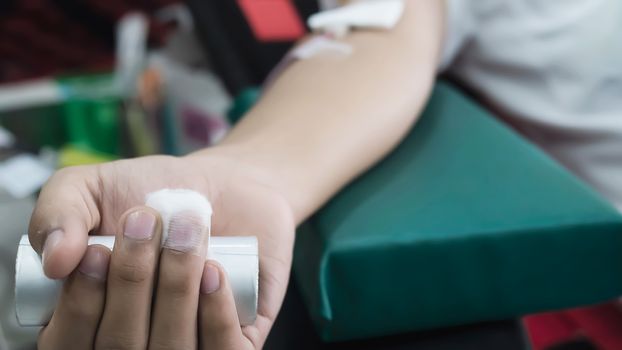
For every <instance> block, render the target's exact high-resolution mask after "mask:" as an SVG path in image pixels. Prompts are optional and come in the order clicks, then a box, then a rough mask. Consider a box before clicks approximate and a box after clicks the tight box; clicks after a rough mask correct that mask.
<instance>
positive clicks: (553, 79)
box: [441, 0, 622, 211]
mask: <svg viewBox="0 0 622 350" xmlns="http://www.w3.org/2000/svg"><path fill="white" fill-rule="evenodd" d="M446 1H447V9H448V20H447V33H448V34H447V36H446V42H445V50H444V55H443V60H442V64H441V68H442V69H444V70H445V71H446V72H447V73H448V74H449V75H450V76H452V77H453V78H455V79H456V80H458V81H460V82H461V83H463V84H464V85H466V86H467V87H468V88H470V89H472V91H473V92H474V93H475V94H476V95H477V96H479V97H480V98H481V100H482V101H483V102H484V103H485V104H487V105H488V106H489V107H491V108H492V109H493V112H494V113H495V114H496V115H498V116H500V117H501V118H503V119H504V120H505V121H506V122H508V123H509V124H510V125H512V126H514V127H515V128H516V129H517V130H519V131H520V132H521V133H522V134H523V135H525V136H526V137H527V138H529V139H530V140H532V141H533V142H534V143H536V144H537V145H539V146H540V147H541V148H542V149H544V150H545V151H546V152H548V153H549V154H550V155H551V156H552V157H554V158H555V159H557V160H558V161H559V162H560V163H562V164H563V165H564V166H566V167H567V168H568V169H570V170H571V171H572V172H574V173H575V174H576V175H577V176H579V177H580V178H582V179H583V180H585V181H586V182H587V183H589V184H590V185H591V186H592V187H593V188H594V189H596V190H597V191H598V192H600V193H601V194H602V195H603V196H604V197H606V198H608V199H609V200H610V201H611V202H612V203H613V204H614V205H615V206H616V207H617V208H618V209H619V210H620V211H622V36H621V33H622V1H620V0H564V1H561V0H446Z"/></svg>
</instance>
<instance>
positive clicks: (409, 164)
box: [294, 83, 622, 341]
mask: <svg viewBox="0 0 622 350" xmlns="http://www.w3.org/2000/svg"><path fill="white" fill-rule="evenodd" d="M378 132H381V130H379V131H378ZM369 142H370V143H373V142H374V135H369ZM294 269H295V278H296V280H297V282H298V284H299V286H300V288H301V291H302V294H303V297H304V299H305V302H306V304H307V306H308V308H309V311H310V313H311V316H312V318H313V320H314V323H315V325H316V326H317V329H318V330H319V333H320V335H321V336H322V338H323V339H324V340H330V341H333V340H347V339H355V338H365V337H373V336H381V335H388V334H394V333H399V332H405V331H412V330H421V329H430V328H437V327H444V326H451V325H458V324H465V323H472V322H477V321H484V320H494V319H504V318H509V317H515V316H519V315H523V314H526V313H532V312H536V311H541V310H550V309H556V308H564V307H569V306H575V305H583V304H588V303H594V302H598V301H602V300H605V299H608V298H612V297H615V296H617V295H620V294H622V218H621V216H620V215H619V214H618V213H617V212H616V210H615V209H613V207H612V206H611V205H609V204H608V203H606V202H605V201H604V200H602V199H601V198H600V197H599V196H598V195H597V194H595V192H593V191H592V190H591V189H589V188H588V187H587V186H586V185H584V184H583V183H582V182H580V181H579V180H578V179H577V178H575V177H574V176H573V175H571V174H570V173H569V172H568V171H566V170H565V169H564V168H562V167H561V166H560V165H558V164H557V163H555V162H554V161H553V160H551V159H550V158H548V157H547V156H546V155H544V154H543V153H542V152H541V151H540V150H538V149H537V148H536V147H535V146H533V145H531V144H530V143H528V142H527V141H525V140H524V139H522V138H521V137H520V136H519V135H517V134H516V133H515V132H513V131H511V130H510V129H508V128H507V127H506V126H504V125H502V124H501V123H500V122H498V121H496V120H495V119H494V118H493V117H491V116H490V115H489V114H487V113H486V112H485V111H484V110H482V109H481V108H479V107H477V106H476V105H475V104H474V103H473V102H471V101H469V100H468V99H467V98H465V97H463V96H462V95H460V94H459V93H458V92H456V90H455V89H453V88H452V87H451V86H449V85H447V84H443V83H440V84H439V85H438V86H437V87H436V88H435V90H434V93H433V95H432V98H431V100H430V102H429V105H428V106H427V109H426V110H425V112H424V113H423V116H422V118H421V120H420V121H419V122H418V123H417V126H416V127H415V128H414V130H413V131H412V132H411V133H410V135H409V136H408V137H407V138H406V139H405V141H404V142H403V143H402V144H401V145H400V146H399V147H398V148H397V149H396V150H395V151H394V152H393V153H392V154H391V155H389V156H388V157H387V158H386V159H385V160H383V161H382V162H381V163H379V164H378V165H377V166H375V167H374V168H373V169H371V170H370V171H369V172H367V173H366V174H364V175H363V176H361V177H360V178H358V179H357V180H355V181H354V182H353V183H352V184H350V185H349V186H347V187H346V188H345V189H344V190H343V191H341V192H340V193H339V194H338V195H337V196H335V197H334V198H333V199H332V200H331V201H330V202H329V203H328V204H327V205H325V206H324V207H323V208H322V209H321V210H320V211H319V212H318V213H316V215H314V216H313V217H312V218H311V219H310V220H309V221H308V222H307V223H306V224H304V225H303V226H302V227H301V228H300V229H299V232H298V235H297V242H296V247H295V257H294Z"/></svg>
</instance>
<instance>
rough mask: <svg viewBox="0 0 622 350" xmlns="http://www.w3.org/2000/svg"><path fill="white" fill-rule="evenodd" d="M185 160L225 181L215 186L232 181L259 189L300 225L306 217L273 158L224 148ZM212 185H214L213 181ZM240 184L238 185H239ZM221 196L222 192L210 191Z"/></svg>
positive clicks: (290, 183)
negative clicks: (274, 199) (267, 194)
mask: <svg viewBox="0 0 622 350" xmlns="http://www.w3.org/2000/svg"><path fill="white" fill-rule="evenodd" d="M183 158H185V159H187V160H188V161H189V162H190V163H191V164H193V166H198V167H199V168H200V170H199V171H200V172H202V173H203V174H206V176H208V177H209V178H213V177H214V175H215V173H218V174H219V176H222V177H223V178H222V179H220V180H222V181H216V183H232V182H231V180H232V179H236V181H242V182H244V183H246V184H252V185H259V186H261V187H262V188H264V189H266V190H268V191H270V192H271V193H272V194H273V195H275V196H278V197H279V198H280V199H281V200H282V201H283V202H284V203H285V205H286V206H287V207H288V209H289V210H290V211H291V213H292V217H293V218H294V220H295V221H296V222H297V223H298V222H300V220H301V218H302V217H304V214H301V211H300V209H299V205H298V201H297V197H298V194H297V193H296V189H295V186H293V181H292V179H291V178H289V177H288V176H287V175H288V174H289V175H291V172H289V171H285V170H284V169H283V167H282V166H280V164H279V162H276V161H275V160H274V157H272V156H265V155H264V154H262V152H259V151H258V149H257V148H255V147H253V146H251V145H250V144H237V143H236V144H223V145H217V146H213V147H209V148H205V149H202V150H200V151H196V152H193V153H190V154H188V155H186V156H184V157H183ZM210 182H211V181H210ZM238 183H239V182H238ZM210 192H212V193H214V194H216V195H219V193H220V190H219V189H212V191H210Z"/></svg>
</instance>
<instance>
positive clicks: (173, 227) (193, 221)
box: [164, 212, 207, 255]
mask: <svg viewBox="0 0 622 350" xmlns="http://www.w3.org/2000/svg"><path fill="white" fill-rule="evenodd" d="M206 239H207V227H206V226H205V223H204V222H203V219H202V218H201V217H200V216H198V215H196V214H195V213H188V212H180V213H178V214H176V215H175V216H173V217H172V218H171V220H170V221H169V223H168V236H167V237H166V241H165V242H164V247H165V248H169V249H173V250H178V251H181V252H194V253H197V254H199V255H204V254H203V252H204V251H205V252H206V250H207V249H202V248H206V247H204V246H206V245H207V242H206Z"/></svg>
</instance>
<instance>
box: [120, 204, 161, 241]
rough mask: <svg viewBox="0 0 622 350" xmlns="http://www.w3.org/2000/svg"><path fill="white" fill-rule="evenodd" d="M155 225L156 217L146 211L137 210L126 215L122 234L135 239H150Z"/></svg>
mask: <svg viewBox="0 0 622 350" xmlns="http://www.w3.org/2000/svg"><path fill="white" fill-rule="evenodd" d="M155 225H156V218H155V216H154V215H153V214H151V213H150V212H147V211H143V210H138V211H135V212H133V213H131V214H129V215H128V216H127V218H126V219H125V228H124V229H123V234H124V235H125V237H128V238H131V239H137V240H145V239H151V237H153V231H154V229H155Z"/></svg>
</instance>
